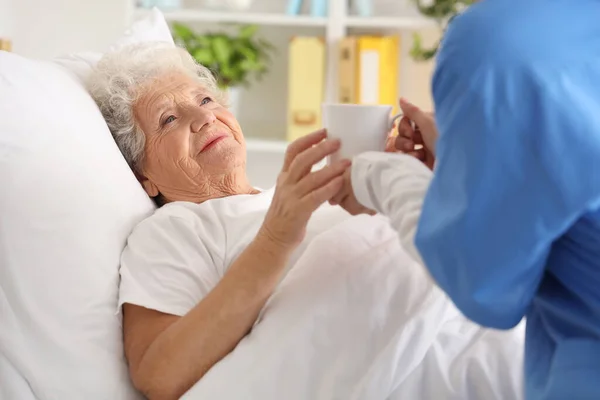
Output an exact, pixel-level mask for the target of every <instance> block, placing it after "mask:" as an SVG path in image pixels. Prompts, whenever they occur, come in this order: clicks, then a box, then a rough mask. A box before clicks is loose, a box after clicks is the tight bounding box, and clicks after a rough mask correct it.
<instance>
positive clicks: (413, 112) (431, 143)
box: [386, 99, 438, 170]
mask: <svg viewBox="0 0 600 400" xmlns="http://www.w3.org/2000/svg"><path fill="white" fill-rule="evenodd" d="M400 108H401V109H402V112H403V113H404V116H403V117H402V119H401V120H400V123H399V124H398V136H396V137H395V138H394V137H391V138H389V139H388V143H387V149H386V150H387V151H390V150H392V149H393V150H392V151H400V152H402V153H405V154H409V155H412V156H414V157H416V158H418V159H419V160H421V161H422V162H423V163H424V164H425V165H427V167H428V168H429V169H431V170H433V166H434V164H435V144H436V142H437V138H438V131H437V127H436V125H435V118H434V115H433V113H429V112H425V111H422V110H421V109H420V108H418V107H417V106H415V105H414V104H411V103H409V102H408V101H406V100H404V99H400ZM413 123H414V127H413Z"/></svg>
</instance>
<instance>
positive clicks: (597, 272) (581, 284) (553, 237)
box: [416, 0, 600, 400]
mask: <svg viewBox="0 0 600 400" xmlns="http://www.w3.org/2000/svg"><path fill="white" fill-rule="evenodd" d="M433 95H434V100H435V111H436V119H437V124H438V127H439V130H440V138H439V141H438V144H437V165H436V170H435V177H434V179H433V181H432V183H431V186H430V188H429V191H428V193H427V196H426V199H425V202H424V205H423V211H422V215H421V220H420V223H419V226H418V231H417V235H416V245H417V248H418V249H419V251H420V253H421V254H422V257H423V259H424V261H425V264H426V265H427V267H428V269H429V270H430V272H431V274H432V276H433V277H434V279H435V280H436V281H437V282H438V283H439V285H440V286H441V287H442V289H443V290H445V291H446V293H447V294H448V295H449V296H450V297H451V298H452V300H453V301H454V302H455V303H456V305H457V306H458V308H460V310H461V311H462V312H463V313H464V314H465V315H466V316H467V317H468V318H470V319H472V320H473V321H475V322H477V323H479V324H481V325H485V326H489V327H493V328H500V329H507V328H511V327H513V326H515V325H516V324H517V323H519V321H520V320H521V319H522V318H523V317H524V316H525V317H526V321H527V322H526V323H527V334H526V345H525V381H526V397H527V398H528V399H561V400H562V399H573V400H584V399H600V0H551V1H550V0H482V1H480V2H479V3H477V4H475V5H474V6H472V7H471V8H469V9H468V10H467V11H466V12H465V13H464V14H463V15H461V16H459V17H458V18H456V19H455V20H454V21H453V22H452V24H451V26H450V28H449V30H448V32H447V34H446V36H445V38H444V40H443V43H442V47H441V49H440V53H439V55H438V62H437V66H436V71H435V74H434V78H433Z"/></svg>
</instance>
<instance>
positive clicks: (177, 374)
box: [124, 132, 348, 399]
mask: <svg viewBox="0 0 600 400" xmlns="http://www.w3.org/2000/svg"><path fill="white" fill-rule="evenodd" d="M324 138H325V134H324V132H320V133H316V134H313V135H309V136H306V137H304V138H302V139H300V140H298V141H297V142H294V143H293V144H292V145H291V146H290V148H289V149H288V153H287V155H286V161H285V163H284V167H283V170H282V173H281V174H280V176H279V178H278V182H277V188H276V191H275V195H274V198H273V201H272V204H271V206H270V208H269V211H268V213H267V216H266V217H265V221H264V223H263V226H262V228H261V230H260V232H259V233H258V235H257V237H256V238H255V240H254V241H253V242H252V243H251V244H250V245H249V246H248V247H247V248H246V249H245V251H244V252H242V254H241V255H240V256H239V257H238V259H237V260H236V261H235V262H234V263H233V264H232V265H231V267H230V268H229V270H228V271H227V273H226V274H225V276H224V277H223V279H222V280H221V281H220V282H219V283H218V284H216V286H215V287H214V288H213V289H212V290H211V291H210V292H209V293H208V295H206V296H205V297H204V298H203V299H202V300H201V301H200V302H199V303H198V304H197V305H196V306H195V307H193V308H192V309H191V311H189V312H187V313H186V314H185V315H184V316H182V317H177V316H174V315H169V314H164V313H161V312H158V311H153V310H149V309H146V308H143V307H139V306H135V305H131V304H125V306H124V334H125V349H126V354H127V357H128V361H129V364H130V371H131V376H132V379H133V382H134V384H135V385H136V387H137V388H138V389H140V390H141V391H142V392H143V393H144V394H145V395H146V396H147V397H149V398H150V399H177V398H179V397H180V396H181V395H183V394H184V393H185V392H186V391H187V390H188V389H189V388H190V387H191V386H192V385H193V384H194V383H196V382H197V381H198V380H199V379H200V378H201V377H202V376H203V375H204V374H205V373H206V372H207V371H208V370H209V369H210V368H211V367H212V366H213V365H214V364H215V363H216V362H218V361H219V360H220V359H222V358H223V357H224V356H225V355H227V354H228V353H229V352H230V351H231V350H232V349H233V348H234V347H235V346H236V345H237V343H238V342H239V341H240V340H241V339H242V338H243V337H244V336H245V335H246V334H247V333H248V331H249V330H250V328H251V327H252V324H253V323H254V321H255V320H256V318H257V316H258V314H259V312H260V310H261V308H262V307H263V305H264V304H265V302H266V300H267V299H268V297H269V296H270V295H271V293H272V292H273V290H274V288H275V286H276V284H277V282H278V280H279V279H280V277H281V273H282V271H283V269H284V267H285V265H286V263H287V261H288V258H289V256H290V253H291V252H292V251H293V250H294V249H295V247H296V246H297V245H298V244H299V243H300V242H301V241H302V239H303V235H304V231H305V228H306V224H307V222H308V219H309V218H310V216H311V214H312V212H313V211H314V210H315V209H316V208H317V207H319V206H320V205H321V204H322V203H323V202H325V201H327V200H329V198H330V197H331V196H333V195H334V194H335V193H336V192H337V191H339V189H340V187H341V184H342V179H341V175H342V173H343V172H344V170H345V169H346V168H347V166H348V163H347V162H343V161H342V162H339V163H338V164H334V165H332V166H328V167H326V168H323V169H321V170H320V171H317V172H311V167H312V166H313V165H314V164H316V163H317V162H319V161H320V160H321V159H323V158H324V157H325V156H327V155H328V154H331V153H333V152H334V151H336V150H337V149H338V148H339V142H337V141H323V142H321V140H323V139H324ZM319 142H321V143H319ZM177 223H181V224H184V223H185V220H184V221H178V222H177ZM184 229H185V228H184ZM166 245H167V246H168V245H169V244H168V243H167V244H166ZM173 257H176V258H177V257H178V255H173ZM199 267H200V266H199ZM168 272H169V270H167V271H165V273H168ZM172 272H173V273H175V274H176V273H178V271H172ZM190 278H196V279H200V280H202V279H207V278H205V277H190ZM163 279H165V280H167V281H168V280H169V277H168V276H165V277H164V278H163ZM165 284H167V282H165ZM186 289H187V288H186ZM182 290H184V289H183V288H182ZM171 295H176V294H172V293H171Z"/></svg>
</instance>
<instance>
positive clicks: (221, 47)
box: [211, 35, 232, 64]
mask: <svg viewBox="0 0 600 400" xmlns="http://www.w3.org/2000/svg"><path fill="white" fill-rule="evenodd" d="M211 44H212V50H213V53H214V55H215V59H216V60H217V61H218V62H219V63H221V64H227V63H228V62H229V58H230V57H231V53H232V52H231V50H232V49H231V46H230V44H229V40H228V38H227V37H225V36H224V35H220V36H216V37H215V38H214V39H213V41H212V43H211Z"/></svg>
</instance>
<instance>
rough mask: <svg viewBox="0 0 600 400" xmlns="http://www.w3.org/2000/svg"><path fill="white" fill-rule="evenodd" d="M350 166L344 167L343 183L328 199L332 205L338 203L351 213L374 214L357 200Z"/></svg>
mask: <svg viewBox="0 0 600 400" xmlns="http://www.w3.org/2000/svg"><path fill="white" fill-rule="evenodd" d="M351 175H352V168H348V169H346V171H345V172H344V175H343V178H344V180H343V184H342V187H341V189H340V191H339V192H337V193H336V195H335V196H334V197H332V198H331V200H329V204H331V205H332V206H335V205H339V206H340V207H342V208H343V209H344V210H346V211H347V212H348V213H350V214H351V215H359V214H369V215H375V214H376V213H375V211H373V210H370V209H368V208H367V207H365V206H363V205H362V204H360V203H359V202H358V200H357V199H356V195H355V194H354V189H353V188H352V176H351Z"/></svg>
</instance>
